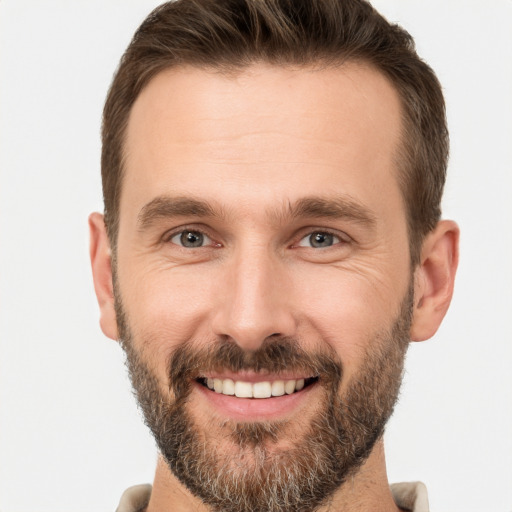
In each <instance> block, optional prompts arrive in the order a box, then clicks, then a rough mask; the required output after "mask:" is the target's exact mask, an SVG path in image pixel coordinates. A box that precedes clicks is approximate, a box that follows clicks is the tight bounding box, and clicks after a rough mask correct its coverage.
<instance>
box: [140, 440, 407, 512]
mask: <svg viewBox="0 0 512 512" xmlns="http://www.w3.org/2000/svg"><path fill="white" fill-rule="evenodd" d="M327 510H328V511H329V512H342V511H343V512H349V511H350V512H371V511H374V510H379V512H399V511H400V509H399V508H398V507H397V506H396V504H395V502H394V501H393V497H392V495H391V491H390V489H389V484H388V479H387V474H386V463H385V457H384V445H383V442H382V440H380V441H378V442H377V444H376V445H375V447H374V449H373V451H372V453H371V455H370V456H369V457H368V460H367V461H366V462H365V463H364V464H363V466H361V468H360V469H359V471H358V472H357V473H356V474H355V475H354V476H352V477H351V478H349V479H348V480H347V481H346V482H345V483H344V484H343V485H342V486H341V487H340V488H339V489H338V490H337V491H336V493H335V494H334V495H333V496H332V498H331V499H330V500H329V501H328V502H327V503H326V504H325V506H323V507H321V508H319V509H318V510H317V511H316V512H326V511H327ZM171 511H172V512H190V511H194V512H210V509H209V508H208V507H206V506H205V505H204V504H203V503H202V502H201V501H200V500H199V499H198V498H197V497H195V496H193V495H192V494H191V493H190V492H189V491H188V489H187V488H186V487H184V486H183V485H182V484H181V482H180V481H179V480H178V479H177V478H176V477H175V476H174V475H173V474H172V472H171V471H170V470H169V468H168V466H167V464H166V463H165V461H164V460H163V459H162V457H159V459H158V464H157V469H156V474H155V480H154V483H153V492H152V494H151V499H150V502H149V505H148V508H147V512H171Z"/></svg>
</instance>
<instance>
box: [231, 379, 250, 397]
mask: <svg viewBox="0 0 512 512" xmlns="http://www.w3.org/2000/svg"><path fill="white" fill-rule="evenodd" d="M235 396H237V397H238V398H252V384H251V383H250V382H242V381H240V380H239V381H237V382H235Z"/></svg>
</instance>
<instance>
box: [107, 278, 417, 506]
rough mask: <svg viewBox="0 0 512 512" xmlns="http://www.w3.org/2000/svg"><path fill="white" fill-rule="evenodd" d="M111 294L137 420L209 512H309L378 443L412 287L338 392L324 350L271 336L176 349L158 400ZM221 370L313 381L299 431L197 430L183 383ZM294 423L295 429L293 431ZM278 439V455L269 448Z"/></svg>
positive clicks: (390, 404) (336, 372)
mask: <svg viewBox="0 0 512 512" xmlns="http://www.w3.org/2000/svg"><path fill="white" fill-rule="evenodd" d="M119 297H120V296H119V293H116V312H117V321H118V328H119V334H120V341H121V343H122V346H123V348H124V350H125V352H126V363H127V367H128V370H129V373H130V378H131V381H132V385H133V389H134V394H135V396H136V398H137V401H138V404H139V406H140V408H141V410H142V412H143V415H144V419H145V423H146V425H147V426H148V427H149V428H150V430H151V431H152V433H153V436H154V438H155V440H156V443H157V445H158V448H159V450H160V452H161V454H162V456H163V458H164V459H165V461H166V463H167V465H168V466H169V468H170V470H171V471H172V472H173V474H174V475H175V476H176V477H177V478H178V480H179V481H180V482H181V483H182V484H183V485H185V486H186V487H187V488H188V489H189V490H190V491H191V492H192V494H194V495H195V496H197V497H198V498H199V499H200V500H201V501H202V502H203V503H204V504H205V505H207V506H208V507H209V508H210V509H211V510H212V511H216V512H313V511H315V510H317V509H318V508H319V507H320V506H322V505H326V502H327V501H328V500H329V498H331V497H332V496H333V495H334V493H335V492H336V491H337V490H338V489H339V488H340V486H342V485H343V483H344V482H345V481H346V480H347V479H348V478H349V477H351V476H353V475H355V474H356V473H357V471H358V470H359V468H360V467H361V465H362V464H363V463H364V462H365V461H366V459H367V458H368V456H369V455H370V453H371V452H372V449H373V447H374V445H375V443H376V442H377V441H378V440H379V439H380V438H381V437H382V435H383V433H384V428H385V425H386V423H387V421H388V419H389V417H390V416H391V414H392V412H393V408H394V405H395V403H396V401H397V398H398V394H399V389H400V384H401V381H402V375H403V365H404V360H405V354H406V351H407V347H408V344H409V338H410V325H411V319H412V304H413V293H412V287H410V289H409V292H408V294H407V296H406V297H405V299H404V300H403V302H402V305H401V310H400V313H399V315H398V317H397V318H396V319H395V320H394V322H393V323H392V326H391V328H389V329H388V330H386V331H383V332H381V333H379V334H377V335H375V336H374V337H373V339H371V340H368V343H367V345H366V346H367V349H366V352H365V355H364V361H363V364H362V365H361V368H360V370H359V371H358V373H357V375H354V376H353V377H352V378H351V379H350V382H348V383H347V386H346V390H345V391H344V393H343V394H341V393H340V386H341V383H342V381H343V364H342V362H341V361H340V360H339V358H338V357H337V355H336V354H335V353H334V351H332V350H331V351H327V352H326V349H325V347H323V348H322V350H319V351H317V352H315V353H311V352H306V351H304V350H303V349H302V348H301V344H300V343H299V341H298V340H296V339H291V338H286V337H280V336H272V337H270V338H268V339H266V340H265V341H264V343H262V345H261V347H260V348H259V349H258V350H257V351H254V352H247V351H244V350H243V349H242V348H240V347H239V346H238V345H237V344H236V343H235V342H234V341H233V340H231V339H229V338H219V339H216V340H214V341H212V343H211V344H210V345H209V346H208V347H207V348H202V349H201V348H194V344H193V343H187V342H185V343H183V344H182V345H181V346H179V347H178V348H177V349H176V350H175V351H174V352H173V354H172V355H171V357H170V360H169V362H168V378H169V381H168V382H169V391H170V393H168V394H164V393H163V392H162V390H161V386H160V384H159V381H158V379H157V377H156V376H155V374H154V372H153V371H152V370H151V368H150V367H149V366H148V365H147V363H146V362H145V361H144V360H143V358H142V357H141V353H139V351H137V349H135V346H143V344H144V340H134V338H133V336H132V333H131V331H130V329H129V325H128V319H127V317H126V315H125V312H124V310H123V307H122V304H121V301H120V299H119ZM325 345H326V346H327V344H325ZM222 369H224V370H229V371H232V372H238V371H241V370H252V371H255V372H259V371H262V370H265V371H267V372H269V373H274V374H276V373H277V374H278V373H279V372H284V371H297V372H298V373H303V374H305V375H315V376H317V381H316V385H320V386H322V390H323V397H322V400H321V401H320V402H319V403H318V405H317V408H316V411H314V415H313V417H312V419H311V420H310V421H309V423H308V424H307V425H304V424H303V423H301V424H300V425H298V421H299V420H297V419H295V420H288V421H262V422H253V423H251V422H235V421H220V420H218V421H217V423H215V419H214V418H212V419H211V420H210V421H209V423H208V424H207V425H206V424H203V425H200V424H198V422H197V421H195V419H194V417H193V414H192V411H191V407H190V395H191V391H192V386H193V382H194V380H195V379H197V378H199V377H200V376H201V375H204V373H203V372H208V371H215V370H217V371H218V370H222ZM298 426H302V427H304V428H302V431H300V432H299V434H297V427H298ZM299 430H300V429H299ZM219 431H220V432H222V433H221V434H220V435H219ZM215 433H217V435H216V434H215ZM292 433H293V434H292ZM227 441H228V442H229V443H230V446H231V448H230V449H226V446H225V443H226V442H227ZM283 441H286V444H287V448H284V449H283V448H282V447H281V448H280V447H279V443H280V442H283Z"/></svg>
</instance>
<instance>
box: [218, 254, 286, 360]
mask: <svg viewBox="0 0 512 512" xmlns="http://www.w3.org/2000/svg"><path fill="white" fill-rule="evenodd" d="M279 270H280V269H279V268H276V265H274V266H273V265H271V264H270V262H269V261H268V260H265V263H262V262H261V261H259V262H257V264H256V263H255V264H253V265H252V266H250V265H248V262H247V261H246V260H245V261H244V264H243V265H240V266H239V267H238V268H237V269H236V271H234V272H231V274H230V278H229V279H228V280H227V281H228V282H227V283H226V285H227V286H225V287H224V290H225V292H224V293H223V294H222V296H221V297H219V306H218V308H217V310H216V314H215V317H214V321H213V330H214V334H216V335H217V336H222V337H227V338H230V339H232V340H233V341H234V342H235V343H237V344H238V345H239V346H240V347H241V348H243V349H245V350H248V351H255V350H257V349H258V348H260V347H261V345H262V344H263V342H264V341H265V340H268V339H269V338H272V337H291V336H294V335H295V331H296V322H295V318H294V315H293V311H292V307H291V304H290V301H289V293H288V288H289V283H287V282H286V279H285V277H284V273H283V272H282V271H281V272H280V271H279ZM281 270H282V269H281Z"/></svg>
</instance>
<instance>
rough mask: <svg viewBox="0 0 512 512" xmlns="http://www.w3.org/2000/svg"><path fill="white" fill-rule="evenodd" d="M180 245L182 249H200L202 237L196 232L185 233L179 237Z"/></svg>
mask: <svg viewBox="0 0 512 512" xmlns="http://www.w3.org/2000/svg"><path fill="white" fill-rule="evenodd" d="M181 243H182V244H183V246H184V247H201V246H202V245H203V235H202V234H201V233H199V232H197V231H185V232H183V233H182V235H181Z"/></svg>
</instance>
